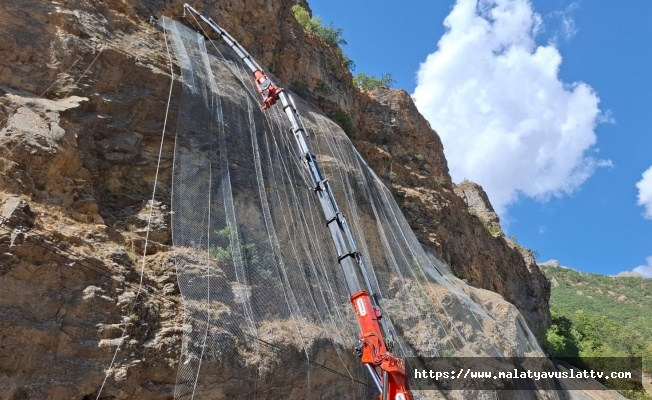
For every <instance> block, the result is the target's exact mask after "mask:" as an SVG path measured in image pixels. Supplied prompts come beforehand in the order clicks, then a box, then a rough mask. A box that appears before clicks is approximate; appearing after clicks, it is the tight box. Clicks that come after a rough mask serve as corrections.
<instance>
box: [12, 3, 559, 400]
mask: <svg viewBox="0 0 652 400" xmlns="http://www.w3.org/2000/svg"><path fill="white" fill-rule="evenodd" d="M295 3H296V2H294V1H290V0H282V1H267V0H247V1H244V2H243V1H236V0H231V1H229V0H227V1H219V2H218V1H199V2H197V4H194V5H195V6H196V7H197V8H199V9H201V10H204V11H205V12H206V13H207V14H210V15H212V16H213V17H214V18H215V19H216V20H218V21H220V23H221V25H222V26H223V27H224V28H225V29H227V30H229V32H230V33H231V34H232V35H233V36H234V37H236V38H238V40H240V41H241V43H242V44H243V45H244V46H245V47H246V48H247V49H248V50H249V51H250V52H251V53H252V54H253V55H254V56H255V57H257V58H258V60H259V61H260V63H261V64H262V65H266V66H268V67H269V68H270V71H271V72H272V73H273V74H275V75H276V76H278V77H279V79H280V80H281V81H283V82H285V83H286V84H287V85H288V86H290V87H294V88H295V89H297V91H298V92H302V93H301V94H302V95H303V96H304V97H305V98H306V99H307V100H308V101H310V102H312V103H313V104H314V105H316V106H317V107H319V108H321V109H322V110H324V112H325V113H326V114H328V115H331V116H334V117H335V118H336V119H337V118H339V121H340V123H343V122H347V121H348V122H349V124H350V132H351V136H352V139H353V141H354V143H355V145H356V147H357V148H358V150H359V151H360V152H361V153H362V154H363V156H364V157H365V159H366V160H367V161H368V162H369V164H370V165H371V166H372V168H374V170H375V171H376V173H377V174H378V175H380V176H382V177H384V179H385V182H386V184H387V185H388V186H389V187H390V188H391V189H392V191H393V194H394V196H395V198H396V199H397V200H398V201H399V204H400V205H401V207H402V210H403V212H404V214H405V215H406V216H407V218H408V220H409V222H410V224H411V226H412V228H413V229H414V231H415V232H416V234H417V236H418V238H419V239H420V241H421V242H422V243H424V244H425V245H427V246H430V247H431V248H433V249H434V250H436V252H437V253H438V254H439V256H440V257H441V258H443V259H444V260H445V261H446V262H447V263H448V264H449V265H450V267H451V269H452V270H453V271H454V272H455V274H456V275H457V276H458V277H460V278H463V279H466V280H467V281H468V282H469V284H471V285H473V286H476V287H478V288H483V289H488V290H491V291H494V292H496V293H498V294H500V295H502V296H503V297H504V298H505V299H506V300H508V301H509V302H511V303H512V304H513V305H514V306H516V308H517V309H518V310H519V311H520V312H521V314H522V315H523V316H524V317H525V319H526V321H527V323H528V324H529V326H530V328H531V329H532V330H533V331H534V332H535V333H537V334H540V333H541V332H542V331H543V330H544V329H545V327H546V326H547V325H548V324H549V318H550V317H549V311H548V306H547V303H548V297H549V283H548V281H547V280H546V279H545V277H544V276H543V274H542V273H541V271H540V270H539V268H538V267H537V266H536V264H534V263H533V262H526V261H524V258H523V255H521V254H520V253H519V251H518V249H514V248H513V247H514V245H513V244H512V245H510V243H509V242H508V241H506V240H505V238H503V237H501V236H500V235H496V234H495V233H494V234H492V231H491V229H490V228H488V227H487V225H486V224H487V222H484V221H489V223H491V224H494V225H490V226H495V225H496V224H498V221H497V218H496V221H495V222H492V221H493V220H492V219H491V218H490V217H489V216H490V212H489V211H491V206H490V204H489V203H488V201H485V200H486V195H485V196H484V197H483V195H482V193H483V192H481V191H479V190H478V189H477V188H475V187H472V186H469V185H466V184H461V185H458V186H455V185H454V184H453V183H452V182H451V179H450V176H449V174H448V169H447V165H446V159H445V157H444V153H443V146H442V143H441V141H440V139H439V137H438V136H437V134H436V133H435V132H434V131H433V130H432V129H431V127H430V126H429V124H428V123H427V121H425V119H423V117H421V116H420V115H419V114H418V112H417V110H416V108H415V106H414V104H413V102H412V100H411V99H410V97H409V95H408V94H407V93H406V92H404V91H400V90H399V91H397V90H390V89H386V88H381V89H378V90H376V91H374V92H365V91H362V90H359V89H357V88H355V87H354V86H353V84H352V81H351V74H350V72H349V70H348V68H347V66H346V60H344V59H343V58H342V56H341V53H340V52H339V51H338V50H336V49H333V48H332V47H330V46H328V45H327V44H326V43H324V42H323V41H322V40H320V39H319V38H318V37H315V36H314V35H311V34H309V33H306V32H304V31H303V30H302V29H301V27H300V26H299V25H298V24H297V23H296V21H295V20H294V17H293V16H292V13H291V11H290V9H291V7H292V5H293V4H295ZM299 4H303V5H304V6H306V7H307V4H306V3H305V2H303V1H299ZM182 6H183V2H182V1H176V0H172V1H165V2H164V1H161V0H156V1H144V0H120V1H118V0H107V1H82V0H68V1H66V2H43V1H39V0H21V1H15V2H3V3H2V4H0V33H1V34H2V37H3V38H4V39H3V40H2V41H1V42H0V53H1V54H2V55H3V57H2V58H1V59H0V95H1V97H0V173H1V174H0V206H1V209H2V219H1V220H0V310H2V311H1V312H0V387H2V388H3V390H2V393H0V398H1V399H21V398H52V399H63V398H80V399H81V398H94V394H95V393H97V390H98V388H99V386H100V385H101V384H102V381H103V379H104V369H106V368H107V366H108V362H110V360H111V358H112V357H113V352H114V350H115V345H116V344H117V343H118V342H120V339H121V337H122V335H123V330H124V329H126V332H128V335H129V337H128V338H126V340H124V344H123V347H122V350H121V352H120V353H119V356H118V357H117V359H116V360H117V362H116V364H115V365H114V367H113V369H112V371H111V373H110V377H109V382H110V384H111V389H110V392H109V393H110V394H109V395H110V396H114V397H112V398H120V399H123V398H141V399H146V398H171V397H172V393H173V390H174V382H175V379H176V377H175V371H176V365H175V363H176V361H177V359H178V354H179V351H180V346H181V341H180V338H181V335H182V328H181V303H180V300H179V295H178V290H177V289H176V287H175V285H176V279H175V276H174V272H173V267H172V265H171V263H170V261H169V258H170V254H169V250H170V248H169V244H170V231H169V226H170V224H169V210H170V204H169V198H170V185H171V179H170V177H171V168H172V154H173V146H174V139H173V135H171V134H170V132H173V131H174V123H173V122H168V125H167V132H168V135H167V136H166V137H165V138H164V139H163V141H162V143H161V132H162V131H163V124H164V121H165V120H166V118H165V117H166V108H167V107H166V103H167V99H168V91H169V90H170V76H169V67H168V65H167V62H168V56H167V50H166V45H165V41H164V39H163V35H162V33H161V32H160V31H158V30H157V29H155V28H154V27H151V26H149V25H148V24H147V23H146V22H145V21H147V20H148V18H149V16H150V15H152V14H153V15H156V16H159V15H163V14H165V15H168V16H179V15H180V14H181V12H182ZM187 22H188V23H189V24H195V23H196V22H195V21H193V20H192V19H191V17H188V18H187ZM319 87H321V88H324V87H329V88H331V89H332V90H331V91H324V90H321V91H320V90H317V88H319ZM178 90H179V85H178V84H175V85H174V87H173V90H172V97H171V98H172V106H171V107H170V111H171V114H170V115H169V116H168V121H176V115H175V110H176V108H175V99H177V98H178V96H177V95H178ZM161 144H162V147H161V148H162V154H161V159H160V160H161V163H160V165H157V161H158V154H159V146H160V145H161ZM157 168H158V171H159V176H158V181H157V182H158V183H157V187H156V190H157V192H156V198H155V201H154V202H151V194H152V189H153V188H154V181H155V175H156V171H157ZM456 193H457V194H461V195H462V197H460V196H458V195H456ZM463 197H466V199H467V201H466V202H465V201H464V200H463ZM483 206H484V208H482V207H483ZM469 209H472V210H476V211H475V213H476V215H477V216H475V215H472V213H470V212H469ZM479 210H487V211H486V216H487V217H486V218H487V219H486V220H484V219H482V218H484V216H485V211H479ZM150 212H151V213H152V215H153V217H154V218H153V222H154V223H153V225H152V226H150V234H149V236H148V237H147V240H148V247H147V254H146V255H145V254H144V242H145V235H146V233H145V232H146V231H145V228H146V224H145V221H146V220H147V219H148V216H149V213H150ZM481 216H482V217H481ZM143 258H144V260H143ZM141 268H142V269H141ZM141 274H142V282H143V286H142V287H141V289H140V290H139V289H138V284H139V282H141ZM469 290H471V289H469ZM478 293H479V292H478ZM485 297H486V301H487V302H490V303H491V304H493V306H492V307H493V308H495V309H496V310H499V311H497V312H496V315H498V316H500V315H502V317H501V318H504V322H505V325H513V324H514V323H515V322H514V321H515V319H516V316H517V313H515V312H514V310H513V307H511V306H510V305H509V304H507V303H505V302H504V301H502V299H501V298H500V296H498V295H493V294H490V293H487V294H486V296H485ZM135 300H137V301H135ZM497 318H498V317H497ZM497 329H498V328H497ZM506 334H507V335H509V334H510V333H509V332H507V333H506ZM16 349H20V351H16ZM317 352H318V353H319V354H320V357H323V358H324V359H328V358H329V357H332V356H333V355H332V354H327V352H326V351H321V350H319V351H317ZM286 361H287V360H286ZM301 368H302V365H301V364H297V365H293V366H292V368H291V369H292V370H300V369H301ZM221 372H225V371H223V370H222V371H221ZM227 372H228V371H227ZM229 373H231V374H232V377H235V376H236V375H235V372H234V371H230V372H229ZM227 375H228V374H227ZM234 379H235V378H234ZM340 383H341V384H343V385H346V381H343V382H340ZM288 385H290V383H289V382H288ZM270 387H271V386H270ZM219 391H220V388H219V385H217V384H215V387H210V388H206V389H205V392H203V394H204V395H205V396H206V397H210V396H215V397H216V398H219ZM231 395H232V394H231ZM302 395H303V392H301V393H299V394H296V396H295V397H294V398H302V397H301V396H302ZM85 396H90V397H85ZM222 396H226V394H224V393H222ZM280 397H282V394H280V395H279V398H280Z"/></svg>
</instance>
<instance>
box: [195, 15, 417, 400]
mask: <svg viewBox="0 0 652 400" xmlns="http://www.w3.org/2000/svg"><path fill="white" fill-rule="evenodd" d="M184 7H185V9H188V10H189V11H191V12H192V13H194V14H196V15H197V16H198V17H199V18H201V20H202V21H204V22H205V23H206V24H208V26H210V27H211V29H212V30H213V31H214V32H215V33H217V34H218V35H219V36H220V37H221V38H222V39H223V40H224V41H225V42H226V44H227V45H229V46H230V47H231V48H232V49H233V51H235V52H236V54H237V55H238V56H239V57H240V58H241V59H242V61H243V62H244V63H245V64H246V65H247V66H248V67H249V69H250V70H251V72H252V73H253V75H254V80H255V82H256V86H257V87H258V91H259V92H260V94H261V95H262V97H263V106H262V108H263V110H267V109H269V108H270V107H271V106H273V105H274V104H276V102H277V101H278V100H280V101H281V105H282V107H283V111H284V112H285V115H286V116H287V118H288V120H289V121H290V126H291V131H292V133H293V134H294V138H295V140H296V143H297V146H298V147H299V153H300V154H301V161H302V162H303V164H304V166H305V167H306V169H307V170H308V171H309V173H310V177H311V180H312V184H313V190H314V192H315V194H316V195H317V197H318V199H319V202H320V204H321V207H322V210H323V212H324V216H325V218H326V226H327V227H328V229H329V231H330V233H331V237H332V238H333V243H334V244H335V249H336V250H337V261H338V263H339V264H340V266H341V267H342V270H343V272H344V277H345V280H346V283H347V286H348V289H349V292H350V293H351V297H350V299H351V304H352V305H353V307H354V309H355V311H356V315H357V318H358V324H359V326H360V341H359V344H358V346H356V349H355V350H356V353H357V354H358V355H359V356H360V359H361V361H362V363H363V364H364V365H365V367H366V368H367V371H368V372H369V373H370V374H371V377H372V379H373V381H374V383H375V385H376V387H377V388H378V390H379V391H380V393H381V394H380V398H381V399H382V400H412V394H411V393H410V389H409V388H408V383H407V377H406V374H405V367H404V365H403V361H402V360H401V359H399V358H397V357H395V356H394V355H393V354H392V353H391V339H390V340H387V341H385V339H384V338H385V337H388V338H391V333H390V331H389V329H388V326H387V324H386V323H385V321H384V320H383V319H382V314H381V312H380V305H379V304H378V301H377V299H376V295H375V293H374V290H373V285H372V283H371V281H370V279H369V276H368V274H367V271H366V268H365V265H364V262H363V260H362V255H361V254H360V252H358V250H357V247H356V244H355V241H354V239H353V235H352V233H351V229H350V228H349V225H348V223H347V221H346V219H345V218H344V214H343V213H342V212H341V211H340V209H339V207H338V205H337V202H336V201H335V196H334V195H333V192H332V190H331V187H330V184H329V183H328V180H327V179H324V177H323V175H322V173H321V171H320V169H319V166H318V165H317V161H316V160H315V156H314V155H313V154H312V152H311V151H310V149H309V148H308V143H307V139H306V132H305V130H304V128H303V127H302V125H300V124H299V118H298V114H297V110H296V107H295V106H294V102H293V100H292V98H291V97H290V96H289V95H288V94H287V93H286V92H285V91H284V90H283V88H281V87H279V86H276V85H275V84H274V83H273V82H272V81H271V80H270V79H269V78H268V77H267V75H265V73H264V72H263V69H262V67H261V66H260V65H259V64H258V63H257V62H256V60H254V59H253V58H252V57H251V55H250V54H249V53H248V52H247V51H246V50H245V49H244V48H243V47H242V46H241V45H240V44H239V43H238V42H237V41H236V40H235V39H233V37H231V35H229V34H228V32H226V31H225V30H224V29H222V28H221V27H220V26H219V25H217V23H216V22H215V21H213V19H212V18H206V17H205V16H203V15H202V14H200V13H199V12H198V11H197V10H196V9H195V8H193V7H191V6H190V5H188V4H185V5H184ZM358 273H359V274H360V275H361V276H362V277H363V279H364V283H365V287H366V289H367V290H365V289H364V288H363V287H362V286H361V285H360V281H359V279H358ZM383 333H384V334H383Z"/></svg>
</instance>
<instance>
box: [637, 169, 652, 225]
mask: <svg viewBox="0 0 652 400" xmlns="http://www.w3.org/2000/svg"><path fill="white" fill-rule="evenodd" d="M636 188H638V205H639V206H643V207H644V208H645V211H643V216H644V217H645V218H647V219H652V167H650V168H648V169H647V171H645V172H643V178H642V179H641V180H640V181H638V182H637V183H636Z"/></svg>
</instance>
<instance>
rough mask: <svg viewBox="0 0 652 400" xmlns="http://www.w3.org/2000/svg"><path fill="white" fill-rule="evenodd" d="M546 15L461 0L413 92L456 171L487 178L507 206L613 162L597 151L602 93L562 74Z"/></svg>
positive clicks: (511, 2) (459, 176)
mask: <svg viewBox="0 0 652 400" xmlns="http://www.w3.org/2000/svg"><path fill="white" fill-rule="evenodd" d="M541 21H542V19H541V17H540V16H539V15H538V14H536V13H535V12H534V11H533V10H532V6H531V4H530V2H529V1H527V0H458V1H457V3H456V4H455V6H454V7H453V10H452V11H451V13H450V14H449V15H448V17H447V18H446V20H445V21H444V25H445V26H446V28H447V31H446V33H445V34H444V36H442V38H441V39H440V41H439V43H438V49H437V51H436V52H434V53H432V54H430V55H429V56H428V57H427V59H426V61H425V62H423V63H422V64H421V66H420V68H419V72H418V76H417V87H416V89H415V91H414V94H413V97H414V99H415V102H416V104H417V107H418V108H419V110H420V111H421V113H422V114H423V115H424V116H425V117H426V118H427V119H428V120H429V121H430V123H431V125H432V126H433V127H434V128H435V130H437V132H438V133H439V135H440V136H441V138H442V141H443V142H444V150H445V152H446V158H447V160H448V165H449V167H450V171H451V175H452V177H453V180H455V181H461V180H463V179H464V178H468V179H471V180H473V181H476V182H478V183H480V184H481V185H483V187H484V189H485V190H486V191H487V193H488V194H489V197H490V199H491V201H492V204H493V206H494V208H495V209H496V211H497V212H498V213H499V214H501V216H504V214H505V211H506V209H507V206H508V205H510V204H511V203H513V202H515V201H516V200H517V199H518V197H519V196H520V195H525V196H528V197H533V198H536V199H541V200H545V199H547V198H549V197H550V196H562V195H565V194H569V193H571V192H573V191H574V190H575V189H577V188H578V187H579V186H581V185H582V184H583V183H584V182H585V181H586V180H587V179H588V178H589V177H590V176H591V175H592V174H593V172H594V171H595V169H596V168H598V167H600V166H603V165H610V162H609V161H605V160H598V159H596V158H595V157H594V156H592V155H591V154H594V153H595V150H596V149H595V148H594V145H595V143H596V135H595V133H594V129H595V127H596V125H597V124H598V123H599V121H598V118H600V115H601V114H600V110H599V108H598V103H599V99H598V96H597V95H596V93H595V92H594V91H593V89H592V88H591V87H590V86H588V85H587V84H585V83H582V82H575V83H571V84H567V83H564V82H562V81H561V80H560V78H559V76H558V73H559V66H560V65H561V61H562V57H561V55H560V54H559V51H558V50H557V48H556V47H554V45H548V46H537V44H536V43H535V40H534V37H535V36H536V34H537V32H538V31H539V30H540V29H541V27H542V22H541ZM570 31H572V29H569V32H570Z"/></svg>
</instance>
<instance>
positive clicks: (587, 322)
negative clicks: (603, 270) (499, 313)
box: [542, 265, 652, 398]
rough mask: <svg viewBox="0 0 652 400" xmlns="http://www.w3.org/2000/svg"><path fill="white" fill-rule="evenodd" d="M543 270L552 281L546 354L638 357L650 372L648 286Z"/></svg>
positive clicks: (651, 286)
mask: <svg viewBox="0 0 652 400" xmlns="http://www.w3.org/2000/svg"><path fill="white" fill-rule="evenodd" d="M542 268H543V271H544V273H545V274H546V275H547V276H548V278H549V279H550V280H551V296H550V309H551V311H552V322H553V325H552V327H551V328H550V329H549V330H548V331H547V333H546V336H545V338H543V340H542V342H543V345H544V347H545V348H546V350H547V351H548V352H550V353H551V354H552V355H553V356H556V357H577V356H580V357H629V356H637V357H643V370H644V371H645V372H646V373H647V375H649V374H650V372H652V340H651V339H652V312H651V311H650V310H652V280H650V279H644V278H640V277H613V276H604V275H597V274H585V273H582V272H579V271H576V270H573V269H570V268H565V267H560V266H558V265H543V266H542ZM647 379H648V380H649V378H647ZM644 380H645V379H644ZM648 393H649V389H648ZM633 397H635V398H652V397H650V396H649V395H647V396H646V395H641V396H633Z"/></svg>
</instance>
